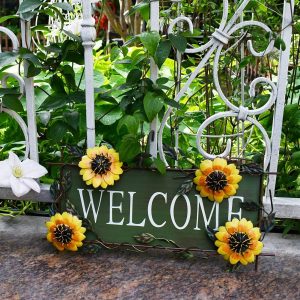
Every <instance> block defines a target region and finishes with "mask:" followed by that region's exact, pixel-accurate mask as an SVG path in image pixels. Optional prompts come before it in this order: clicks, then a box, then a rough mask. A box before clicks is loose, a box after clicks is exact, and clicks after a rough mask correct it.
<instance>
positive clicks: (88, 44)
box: [81, 0, 96, 148]
mask: <svg viewBox="0 0 300 300" xmlns="http://www.w3.org/2000/svg"><path fill="white" fill-rule="evenodd" d="M82 13H83V20H82V24H81V38H82V45H83V47H84V65H85V101H86V127H87V128H86V131H87V147H88V148H91V147H94V146H95V139H96V135H95V107H94V104H95V100H94V57H93V47H94V45H95V39H96V29H95V20H94V18H93V17H92V1H91V0H82Z"/></svg>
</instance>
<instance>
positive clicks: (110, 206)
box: [106, 191, 124, 225]
mask: <svg viewBox="0 0 300 300" xmlns="http://www.w3.org/2000/svg"><path fill="white" fill-rule="evenodd" d="M108 192H109V222H108V223H106V224H108V225H123V223H124V218H123V219H122V220H121V221H120V222H114V221H113V215H112V213H113V209H118V210H119V211H120V212H122V203H120V205H118V206H114V205H113V200H114V197H113V196H114V194H121V195H122V197H124V192H122V191H108Z"/></svg>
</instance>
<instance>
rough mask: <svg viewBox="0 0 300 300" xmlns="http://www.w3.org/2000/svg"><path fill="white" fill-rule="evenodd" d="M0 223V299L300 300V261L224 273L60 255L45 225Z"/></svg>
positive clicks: (113, 257)
mask: <svg viewBox="0 0 300 300" xmlns="http://www.w3.org/2000/svg"><path fill="white" fill-rule="evenodd" d="M32 219H33V218H30V219H22V218H19V219H17V220H7V219H6V220H5V218H2V219H0V253H1V256H0V299H1V300H2V299H39V300H40V299H201V300H202V299H300V257H299V256H294V257H293V256H291V255H288V256H286V255H282V256H280V255H279V256H276V257H261V258H260V264H259V270H258V272H255V271H254V267H253V265H251V266H247V267H246V268H242V269H241V270H239V271H236V272H235V273H228V272H226V267H225V263H224V261H223V259H222V258H219V257H213V258H210V259H203V258H202V259H201V258H199V257H198V258H197V259H194V260H191V261H182V260H178V259H175V258H174V257H173V256H172V254H165V253H159V254H158V253H157V252H151V253H148V254H136V253H130V252H121V251H117V252H103V253H101V254H97V255H83V254H79V253H58V252H57V251H56V250H55V249H54V248H53V247H52V246H51V245H50V244H49V243H48V242H47V241H46V240H45V238H44V233H45V229H44V228H43V226H42V224H43V222H44V219H43V218H34V223H33V221H32ZM299 248H300V244H299Z"/></svg>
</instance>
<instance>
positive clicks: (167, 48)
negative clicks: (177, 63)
mask: <svg viewBox="0 0 300 300" xmlns="http://www.w3.org/2000/svg"><path fill="white" fill-rule="evenodd" d="M171 48H172V46H171V42H170V41H160V42H159V44H158V47H157V49H156V52H155V57H154V59H155V62H156V64H157V66H158V68H161V66H162V65H163V63H164V62H165V60H166V59H167V58H168V57H169V55H170V52H171Z"/></svg>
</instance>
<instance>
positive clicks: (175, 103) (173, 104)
mask: <svg viewBox="0 0 300 300" xmlns="http://www.w3.org/2000/svg"><path fill="white" fill-rule="evenodd" d="M165 103H166V104H167V105H169V106H172V107H174V108H180V104H179V103H178V102H176V101H174V100H173V99H165Z"/></svg>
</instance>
